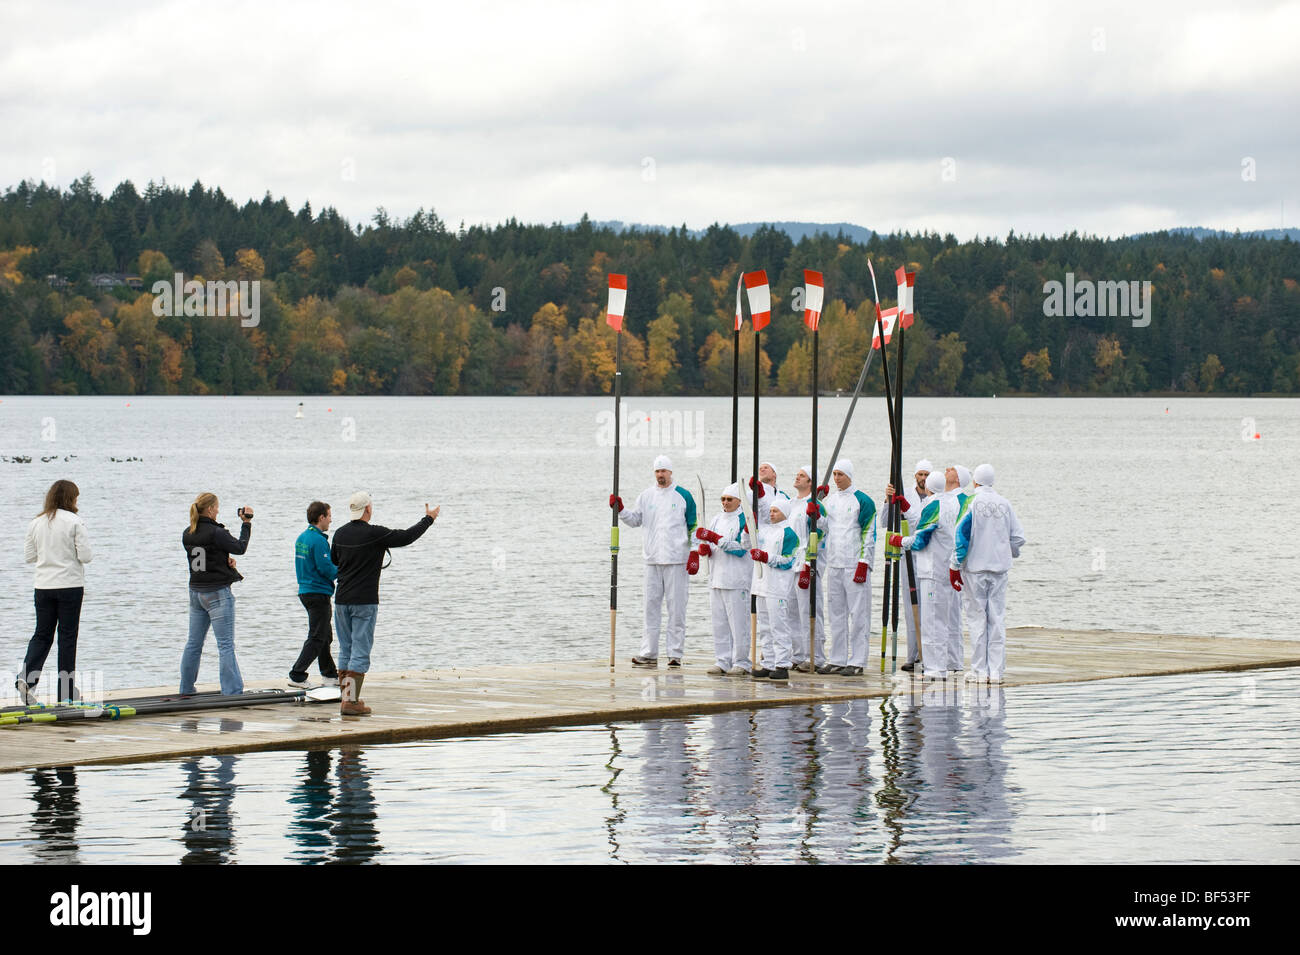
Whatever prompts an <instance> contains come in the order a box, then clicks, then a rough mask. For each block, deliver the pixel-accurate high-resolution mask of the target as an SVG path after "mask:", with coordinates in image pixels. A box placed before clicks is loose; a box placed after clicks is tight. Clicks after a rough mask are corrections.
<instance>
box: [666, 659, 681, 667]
mask: <svg viewBox="0 0 1300 955" xmlns="http://www.w3.org/2000/svg"><path fill="white" fill-rule="evenodd" d="M668 665H669V666H670V667H679V666H681V665H682V661H681V660H679V659H677V658H676V657H673V658H672V659H671V660H669V661H668Z"/></svg>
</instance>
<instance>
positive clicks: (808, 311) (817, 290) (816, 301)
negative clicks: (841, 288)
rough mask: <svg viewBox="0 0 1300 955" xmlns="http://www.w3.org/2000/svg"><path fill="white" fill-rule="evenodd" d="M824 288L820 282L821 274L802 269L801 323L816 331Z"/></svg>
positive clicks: (820, 314)
mask: <svg viewBox="0 0 1300 955" xmlns="http://www.w3.org/2000/svg"><path fill="white" fill-rule="evenodd" d="M825 292H826V288H825V286H824V285H823V284H822V274H821V273H820V272H814V271H813V270H812V269H804V270H803V323H804V324H805V325H807V326H808V327H809V328H811V329H812V330H813V331H817V323H818V322H820V321H821V319H822V297H823V296H824V295H825Z"/></svg>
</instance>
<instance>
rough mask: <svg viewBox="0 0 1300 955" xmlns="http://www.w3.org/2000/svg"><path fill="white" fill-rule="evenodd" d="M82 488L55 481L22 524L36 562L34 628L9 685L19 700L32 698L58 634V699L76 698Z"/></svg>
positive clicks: (85, 542) (84, 539) (85, 541)
mask: <svg viewBox="0 0 1300 955" xmlns="http://www.w3.org/2000/svg"><path fill="white" fill-rule="evenodd" d="M80 494H81V491H80V489H79V488H78V487H77V485H75V484H73V483H72V482H71V481H55V482H54V483H53V484H52V485H50V489H49V491H47V492H46V494H45V507H44V509H43V510H42V511H41V513H40V514H39V515H37V517H36V518H35V519H34V520H33V521H32V523H31V524H30V525H29V526H28V528H27V539H26V541H25V542H24V544H23V556H24V559H25V560H26V561H27V563H29V564H35V565H36V595H35V603H36V632H35V633H34V634H33V635H32V639H31V641H30V642H29V643H28V644H27V655H26V657H25V658H24V659H23V668H22V672H21V673H19V674H18V679H17V680H16V681H15V683H14V686H15V687H16V688H17V689H18V695H19V696H20V697H21V698H22V700H23V702H24V703H27V704H29V705H31V704H35V703H36V702H37V699H36V696H35V694H34V693H32V689H33V688H34V687H35V686H36V684H37V682H39V681H40V678H41V670H42V669H43V668H44V667H45V658H46V657H48V656H49V654H50V648H51V647H52V646H53V645H54V634H55V631H56V630H57V631H58V637H59V677H58V697H57V698H58V699H59V700H75V699H78V694H77V690H76V687H75V686H74V685H73V673H75V672H76V669H77V631H78V629H79V628H80V624H81V601H82V598H83V597H84V596H85V593H86V590H85V586H86V571H85V565H86V564H88V563H90V557H91V554H90V538H89V536H88V535H87V534H86V525H85V524H84V523H82V520H81V518H80V517H78V516H77V498H78V497H79V496H80Z"/></svg>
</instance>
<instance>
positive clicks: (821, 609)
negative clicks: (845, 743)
mask: <svg viewBox="0 0 1300 955" xmlns="http://www.w3.org/2000/svg"><path fill="white" fill-rule="evenodd" d="M794 491H795V499H794V501H793V502H792V503H793V506H794V510H793V511H791V513H790V526H791V527H793V528H794V529H795V532H796V533H798V535H799V545H800V547H801V548H802V549H803V552H804V555H805V556H804V562H803V566H802V567H799V568H797V569H798V574H799V575H798V577H797V578H796V579H797V586H796V588H795V603H794V604H792V605H791V610H792V612H794V611H797V612H798V617H797V618H794V619H793V621H792V626H793V627H794V668H795V669H796V670H798V671H799V672H800V673H811V672H812V671H813V669H814V668H815V667H819V666H824V665H825V663H826V561H825V560H824V559H823V558H822V556H821V553H820V551H821V547H820V546H819V547H818V559H817V636H816V644H817V646H816V648H815V651H814V660H813V662H811V663H810V662H809V660H808V613H809V605H808V592H809V590H810V589H811V587H810V580H809V578H810V577H811V575H812V571H811V569H810V568H809V566H808V560H807V552H808V535H809V533H810V532H811V529H812V524H813V523H814V522H816V525H817V529H818V534H819V536H820V535H821V534H824V533H825V532H826V508H825V507H823V506H822V503H821V502H820V501H814V499H813V473H812V465H811V464H805V465H804V466H803V467H801V468H800V469H799V472H798V473H797V474H795V476H794ZM809 504H811V505H812V507H811V508H810V507H809ZM814 515H815V516H814Z"/></svg>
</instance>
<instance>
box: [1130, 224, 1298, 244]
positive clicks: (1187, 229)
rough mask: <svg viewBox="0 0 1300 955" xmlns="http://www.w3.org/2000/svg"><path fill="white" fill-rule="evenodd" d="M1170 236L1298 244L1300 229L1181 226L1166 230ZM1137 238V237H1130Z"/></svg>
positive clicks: (1148, 233)
mask: <svg viewBox="0 0 1300 955" xmlns="http://www.w3.org/2000/svg"><path fill="white" fill-rule="evenodd" d="M1165 231H1167V232H1168V233H1169V234H1170V235H1190V236H1191V237H1192V238H1193V239H1198V240H1199V239H1231V238H1233V237H1234V236H1237V235H1240V236H1241V238H1243V239H1290V240H1291V241H1292V242H1300V229H1255V230H1254V231H1252V232H1228V231H1226V230H1224V229H1203V228H1201V227H1200V226H1183V227H1181V228H1178V229H1167V230H1165ZM1143 234H1144V235H1155V234H1156V233H1154V232H1147V233H1143ZM1130 238H1137V236H1130Z"/></svg>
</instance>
